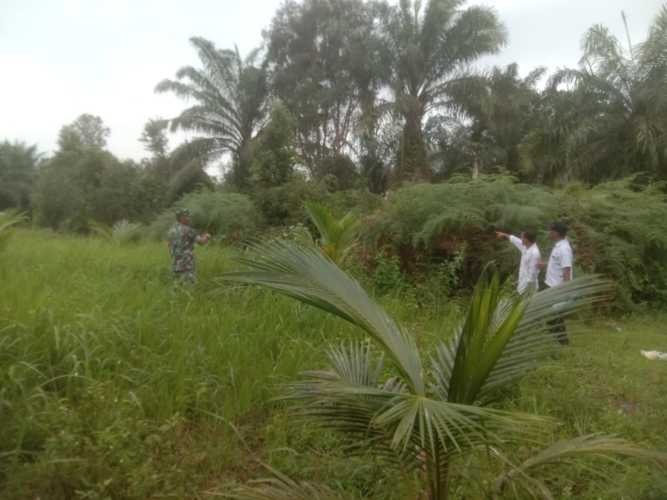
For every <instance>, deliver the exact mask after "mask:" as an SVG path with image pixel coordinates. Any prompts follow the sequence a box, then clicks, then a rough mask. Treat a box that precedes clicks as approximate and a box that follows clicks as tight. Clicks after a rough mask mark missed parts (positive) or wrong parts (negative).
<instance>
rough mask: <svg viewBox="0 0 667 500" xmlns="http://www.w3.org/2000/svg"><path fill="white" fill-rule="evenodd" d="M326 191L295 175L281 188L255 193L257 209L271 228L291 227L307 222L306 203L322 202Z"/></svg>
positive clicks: (264, 189)
mask: <svg viewBox="0 0 667 500" xmlns="http://www.w3.org/2000/svg"><path fill="white" fill-rule="evenodd" d="M325 194H326V192H325V191H324V189H323V188H322V187H321V186H319V185H317V184H315V183H312V182H309V181H308V180H307V179H306V178H305V177H304V176H302V175H299V174H295V175H293V176H292V177H291V178H290V180H289V181H288V182H286V183H285V184H283V185H281V186H276V187H269V188H260V189H257V190H256V191H255V193H254V196H255V203H256V204H257V208H258V209H259V211H260V212H261V214H262V216H263V217H264V221H265V222H266V223H267V224H268V225H270V226H290V225H294V224H297V223H299V222H301V223H303V222H306V220H307V215H306V210H305V208H304V203H305V202H306V201H311V200H321V199H322V198H323V197H324V196H325Z"/></svg>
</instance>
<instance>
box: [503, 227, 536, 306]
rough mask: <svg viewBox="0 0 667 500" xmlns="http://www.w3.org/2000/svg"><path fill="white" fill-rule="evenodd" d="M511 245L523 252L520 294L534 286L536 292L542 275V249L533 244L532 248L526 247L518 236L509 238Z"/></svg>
mask: <svg viewBox="0 0 667 500" xmlns="http://www.w3.org/2000/svg"><path fill="white" fill-rule="evenodd" d="M509 240H510V243H512V245H514V246H515V247H517V248H518V249H519V251H520V252H521V265H520V266H519V283H518V285H517V287H516V288H517V290H518V292H519V293H523V292H525V291H526V290H527V289H528V287H530V286H532V287H533V290H534V291H537V289H538V283H537V278H538V276H539V274H540V259H541V258H542V256H541V255H540V249H539V248H538V246H537V243H533V244H532V245H531V246H530V247H526V246H524V244H523V242H522V241H521V239H520V238H517V237H516V236H510V237H509Z"/></svg>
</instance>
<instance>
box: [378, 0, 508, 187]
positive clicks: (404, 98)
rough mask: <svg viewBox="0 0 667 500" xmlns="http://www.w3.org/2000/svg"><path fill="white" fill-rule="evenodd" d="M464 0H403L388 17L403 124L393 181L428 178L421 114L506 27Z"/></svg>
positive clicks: (494, 47) (444, 96) (491, 49)
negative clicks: (467, 4)
mask: <svg viewBox="0 0 667 500" xmlns="http://www.w3.org/2000/svg"><path fill="white" fill-rule="evenodd" d="M464 3H465V1H464V0H428V1H427V2H424V4H422V2H421V1H420V0H415V1H411V0H401V2H400V4H399V6H397V7H396V8H395V9H394V11H393V13H392V15H391V16H390V18H389V21H388V22H387V27H386V32H387V42H388V45H389V47H390V53H392V54H394V58H395V59H394V61H393V63H392V75H391V78H390V79H391V82H390V83H391V87H392V90H393V93H394V97H395V100H396V106H397V111H398V112H399V113H400V115H401V116H402V117H403V119H404V121H405V125H404V128H403V136H402V141H401V148H400V152H399V158H398V167H397V171H396V172H395V178H396V179H397V180H403V179H409V178H414V177H417V178H424V177H429V169H428V166H427V159H426V148H425V145H424V138H423V121H424V117H425V116H426V115H427V114H428V113H429V112H430V111H432V110H433V109H435V108H437V107H439V106H441V105H443V104H444V103H446V101H447V100H448V98H449V90H450V87H451V85H452V84H453V83H455V82H459V81H460V80H461V79H465V78H466V77H467V76H468V74H469V73H468V68H467V67H468V65H469V64H470V63H472V62H474V61H476V60H477V59H478V58H480V57H482V56H484V55H487V54H492V53H495V52H497V51H498V50H499V48H500V47H501V46H502V44H503V43H504V41H505V31H504V29H503V27H502V25H501V24H500V22H499V20H498V18H497V17H496V14H495V13H494V11H493V10H491V9H489V8H486V7H474V6H473V7H467V8H463V4H464Z"/></svg>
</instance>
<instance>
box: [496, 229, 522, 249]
mask: <svg viewBox="0 0 667 500" xmlns="http://www.w3.org/2000/svg"><path fill="white" fill-rule="evenodd" d="M496 238H498V239H499V240H508V241H509V242H510V243H511V244H512V245H514V246H515V247H517V248H518V249H519V251H520V252H523V251H524V250H525V249H526V247H524V246H523V242H522V241H521V238H517V237H516V236H514V235H511V234H508V233H503V232H500V231H496Z"/></svg>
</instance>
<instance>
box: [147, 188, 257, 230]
mask: <svg viewBox="0 0 667 500" xmlns="http://www.w3.org/2000/svg"><path fill="white" fill-rule="evenodd" d="M181 207H182V208H187V209H189V210H190V213H191V224H192V226H193V227H194V228H195V229H197V230H199V231H202V232H204V231H205V232H208V233H211V234H212V235H213V236H214V238H223V237H224V239H225V240H226V241H229V242H235V241H240V240H243V239H245V238H249V237H252V236H254V235H255V234H256V233H257V231H258V229H259V227H260V222H261V217H260V214H259V212H258V210H257V208H256V207H255V204H254V203H253V202H252V200H251V199H250V198H249V197H248V196H246V195H243V194H238V193H221V192H217V191H202V192H199V193H190V194H188V195H186V196H184V197H183V198H181V199H180V200H179V201H178V202H177V203H176V204H175V206H174V207H172V208H170V209H168V210H165V211H164V212H163V213H162V214H161V215H160V216H159V217H158V218H157V219H156V220H155V221H154V222H153V223H152V224H151V225H150V227H149V230H148V234H149V236H151V237H152V238H155V239H163V238H164V237H165V235H166V233H167V231H168V230H169V228H170V227H171V226H172V225H173V224H174V223H175V222H176V219H175V210H176V208H181Z"/></svg>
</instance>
